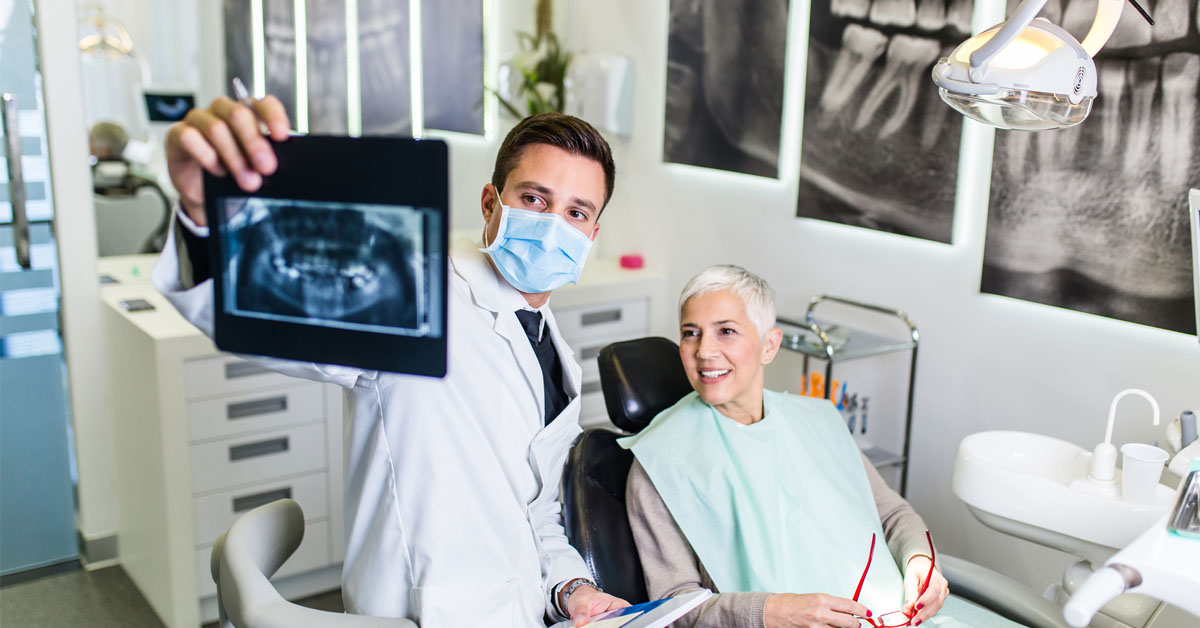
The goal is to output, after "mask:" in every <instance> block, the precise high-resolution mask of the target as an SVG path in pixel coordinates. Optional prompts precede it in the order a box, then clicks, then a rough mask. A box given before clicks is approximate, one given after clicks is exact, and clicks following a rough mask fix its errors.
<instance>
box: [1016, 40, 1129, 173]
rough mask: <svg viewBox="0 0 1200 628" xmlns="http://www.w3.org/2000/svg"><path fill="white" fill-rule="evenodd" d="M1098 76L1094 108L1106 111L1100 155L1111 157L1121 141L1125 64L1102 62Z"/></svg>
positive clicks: (1099, 65)
mask: <svg viewBox="0 0 1200 628" xmlns="http://www.w3.org/2000/svg"><path fill="white" fill-rule="evenodd" d="M1096 75H1097V76H1096V80H1097V81H1099V82H1100V85H1099V88H1098V89H1097V92H1098V94H1097V98H1096V101H1097V102H1096V103H1094V104H1093V105H1092V106H1093V107H1099V108H1101V109H1103V110H1104V115H1103V116H1102V117H1103V120H1104V129H1103V131H1102V132H1101V134H1100V154H1101V155H1103V156H1105V157H1110V156H1112V154H1113V153H1114V152H1115V151H1116V150H1117V144H1118V143H1119V142H1120V139H1121V94H1123V93H1125V64H1124V63H1123V62H1122V63H1110V62H1106V61H1101V62H1100V63H1097V64H1096ZM1014 135H1015V134H1014Z"/></svg>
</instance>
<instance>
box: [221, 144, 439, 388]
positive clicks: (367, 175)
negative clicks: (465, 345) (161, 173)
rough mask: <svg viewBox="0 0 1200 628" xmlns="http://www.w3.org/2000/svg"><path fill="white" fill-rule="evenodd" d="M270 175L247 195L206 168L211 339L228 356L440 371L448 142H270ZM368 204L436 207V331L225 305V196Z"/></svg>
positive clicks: (429, 274)
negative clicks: (273, 163) (403, 330)
mask: <svg viewBox="0 0 1200 628" xmlns="http://www.w3.org/2000/svg"><path fill="white" fill-rule="evenodd" d="M273 144H274V147H275V154H276V155H277V157H278V159H279V168H278V170H277V171H276V172H275V174H273V175H271V176H268V177H264V180H263V186H262V188H261V189H260V190H259V191H258V192H255V193H253V194H247V193H246V192H244V191H243V190H242V189H241V188H239V187H238V186H237V183H236V182H235V181H234V180H233V179H232V178H230V177H213V176H210V175H209V174H208V173H205V175H204V198H205V209H206V211H207V214H208V224H209V226H210V231H209V233H210V234H211V235H210V237H209V238H208V242H209V252H210V260H211V261H212V266H213V268H212V271H213V293H214V295H213V296H214V308H213V310H214V311H213V317H214V321H213V322H214V327H215V330H214V336H215V338H214V340H215V341H216V344H217V348H219V349H221V350H222V351H229V352H233V353H245V354H250V355H262V356H269V357H276V358H284V359H289V360H302V361H305V362H316V363H318V364H339V365H345V366H353V367H358V368H363V369H369V370H379V371H391V372H396V373H407V374H412V375H427V376H432V377H444V376H445V375H446V338H447V333H448V332H447V325H448V323H449V320H448V316H447V310H446V307H447V303H446V300H447V297H446V295H447V258H446V256H447V255H448V251H449V248H448V247H449V239H450V234H449V225H450V216H449V208H450V191H449V188H450V182H449V159H448V149H447V147H446V144H445V142H442V141H440V140H415V139H407V138H390V137H361V138H351V137H333V136H315V135H307V136H294V137H291V138H289V139H288V140H286V141H284V142H279V143H273ZM230 197H235V198H246V197H259V198H271V199H285V200H310V201H329V202H331V203H373V204H380V205H393V206H403V207H416V208H422V209H432V210H435V214H434V215H435V216H436V217H437V219H435V220H430V221H427V225H429V226H427V227H426V233H425V234H424V238H423V245H424V250H423V253H424V256H425V260H426V265H427V267H426V278H427V279H428V281H429V283H430V288H429V292H428V298H429V305H430V307H431V311H433V312H434V314H435V316H437V317H438V318H440V321H434V323H435V324H434V325H433V327H434V328H435V329H437V330H440V333H436V334H431V335H429V336H425V337H416V336H405V335H392V334H383V333H372V332H366V331H359V330H350V329H340V328H336V327H326V326H321V325H309V324H301V323H293V322H287V321H276V320H263V319H259V318H250V317H246V316H239V315H236V314H234V313H231V312H229V311H227V309H226V301H227V298H228V295H226V294H225V290H226V285H227V284H226V277H225V275H226V270H227V269H226V267H225V247H226V246H227V243H226V242H225V241H224V237H223V234H224V233H225V229H223V227H224V226H225V224H226V220H225V216H224V211H223V210H222V208H223V207H224V201H225V199H227V198H230Z"/></svg>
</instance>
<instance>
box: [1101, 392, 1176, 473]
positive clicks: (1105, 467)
mask: <svg viewBox="0 0 1200 628" xmlns="http://www.w3.org/2000/svg"><path fill="white" fill-rule="evenodd" d="M1129 395H1139V396H1141V397H1145V399H1146V401H1149V402H1150V408H1151V409H1153V410H1154V424H1155V425H1158V423H1159V411H1158V402H1157V401H1155V399H1154V397H1152V396H1151V395H1150V393H1148V392H1146V391H1144V390H1142V389H1140V388H1127V389H1125V390H1122V391H1121V392H1119V393H1117V396H1116V397H1113V400H1112V404H1111V405H1110V406H1109V407H1108V429H1107V430H1105V432H1104V442H1103V443H1100V444H1099V445H1096V449H1094V450H1093V451H1092V468H1091V471H1090V472H1089V473H1088V477H1089V478H1090V479H1092V480H1094V481H1096V482H1101V483H1104V484H1107V483H1109V482H1112V481H1113V477H1115V475H1116V471H1117V448H1116V447H1114V446H1113V444H1112V432H1113V421H1114V420H1115V419H1116V418H1117V404H1119V403H1120V402H1121V400H1122V399H1124V398H1125V397H1127V396H1129Z"/></svg>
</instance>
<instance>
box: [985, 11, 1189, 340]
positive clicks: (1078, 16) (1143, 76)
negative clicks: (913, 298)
mask: <svg viewBox="0 0 1200 628" xmlns="http://www.w3.org/2000/svg"><path fill="white" fill-rule="evenodd" d="M1198 4H1200V3H1197V2H1196V0H1175V1H1172V2H1167V1H1165V0H1160V1H1159V2H1158V3H1157V4H1156V5H1154V6H1153V7H1152V8H1153V14H1154V18H1155V22H1156V23H1155V25H1154V26H1153V27H1151V26H1150V25H1149V24H1147V23H1146V22H1145V21H1144V20H1142V19H1140V18H1139V16H1138V15H1136V14H1134V13H1132V12H1127V15H1125V16H1123V17H1122V18H1121V21H1120V23H1119V25H1118V27H1117V30H1116V32H1115V33H1113V36H1112V39H1110V40H1109V42H1108V45H1107V46H1106V47H1105V48H1104V50H1102V51H1101V53H1100V54H1099V55H1098V56H1097V58H1096V69H1097V71H1098V73H1099V90H1100V94H1099V97H1098V98H1097V99H1096V102H1095V104H1094V105H1093V107H1092V112H1091V115H1090V116H1089V117H1088V119H1087V120H1086V121H1085V122H1083V123H1082V124H1080V125H1078V126H1075V127H1071V128H1069V129H1061V130H1055V131H1038V132H1037V133H1027V132H1021V131H998V132H997V133H996V141H995V154H994V157H993V166H992V185H991V205H990V208H989V210H988V225H987V241H986V244H985V248H984V260H983V261H984V267H983V278H982V283H981V289H982V291H983V292H988V293H993V294H1001V295H1005V296H1010V297H1016V298H1019V299H1025V300H1028V301H1034V302H1037V303H1045V304H1048V305H1054V306H1058V307H1064V308H1069V309H1073V310H1079V311H1082V312H1088V313H1091V314H1098V315H1101V316H1107V317H1111V318H1117V319H1121V320H1126V321H1132V322H1136V323H1142V324H1144V325H1152V326H1155V327H1161V328H1165V329H1171V330H1175V331H1179V332H1184V333H1195V332H1196V317H1195V315H1194V309H1193V296H1192V293H1193V281H1192V262H1191V241H1190V238H1189V235H1188V229H1189V227H1188V217H1187V212H1186V208H1187V202H1188V201H1187V196H1188V189H1189V188H1190V187H1195V186H1196V185H1197V182H1198V181H1200V106H1198V105H1197V103H1198V102H1200V101H1198V99H1200V32H1198V30H1197V29H1198V28H1200V25H1198V24H1197V19H1198V18H1197V14H1198V12H1200V7H1198ZM1014 6H1015V4H1010V7H1009V11H1010V12H1011V11H1012V9H1013V8H1014ZM1058 6H1059V5H1057V4H1053V5H1047V8H1046V10H1047V11H1052V10H1055V9H1054V7H1058ZM1058 11H1059V13H1051V14H1050V15H1048V16H1047V17H1048V18H1049V19H1050V20H1051V21H1054V22H1056V23H1061V24H1063V26H1064V28H1066V29H1067V30H1068V31H1070V32H1071V33H1072V34H1073V35H1075V37H1077V38H1078V37H1080V36H1082V35H1084V34H1086V32H1087V29H1088V27H1089V26H1090V24H1091V21H1092V17H1093V16H1094V15H1095V5H1094V4H1093V5H1088V4H1087V3H1085V2H1072V3H1067V4H1066V8H1065V10H1063V9H1058Z"/></svg>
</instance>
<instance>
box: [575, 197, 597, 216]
mask: <svg viewBox="0 0 1200 628" xmlns="http://www.w3.org/2000/svg"><path fill="white" fill-rule="evenodd" d="M571 204H572V205H576V206H578V207H582V208H584V209H586V210H588V211H589V212H592V213H595V212H596V204H595V203H593V202H591V201H589V200H587V199H586V198H580V197H578V196H575V197H572V198H571Z"/></svg>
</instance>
